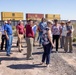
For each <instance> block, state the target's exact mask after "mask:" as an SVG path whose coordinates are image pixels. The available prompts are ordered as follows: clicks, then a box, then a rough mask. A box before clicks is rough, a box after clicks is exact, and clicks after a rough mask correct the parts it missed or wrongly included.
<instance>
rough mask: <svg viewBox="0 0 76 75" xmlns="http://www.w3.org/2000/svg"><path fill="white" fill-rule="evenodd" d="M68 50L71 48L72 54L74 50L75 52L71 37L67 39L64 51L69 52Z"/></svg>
mask: <svg viewBox="0 0 76 75" xmlns="http://www.w3.org/2000/svg"><path fill="white" fill-rule="evenodd" d="M68 46H69V47H68ZM68 48H69V52H72V50H73V48H72V37H70V36H66V37H65V45H64V50H65V51H66V52H67V51H68Z"/></svg>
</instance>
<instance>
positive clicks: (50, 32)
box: [1, 18, 74, 66]
mask: <svg viewBox="0 0 76 75" xmlns="http://www.w3.org/2000/svg"><path fill="white" fill-rule="evenodd" d="M73 31H74V28H73V25H72V24H71V21H70V20H68V21H67V22H63V21H61V22H60V23H59V22H58V20H57V19H55V20H54V21H50V20H46V19H45V18H42V20H41V22H40V23H39V22H38V21H33V20H32V19H30V20H28V21H27V24H26V25H25V26H24V24H23V22H22V21H21V20H20V21H19V22H18V25H16V32H17V37H18V40H17V44H18V45H17V46H18V50H19V52H22V39H23V38H24V36H25V40H26V43H27V57H26V59H27V60H30V59H31V60H32V59H33V56H32V52H33V46H35V38H36V37H37V36H36V33H38V38H37V41H39V46H41V45H42V46H43V49H44V52H43V55H42V62H41V64H43V63H44V62H45V60H46V66H49V63H50V53H51V51H52V49H53V48H54V47H56V53H58V47H59V40H60V47H61V48H64V51H65V53H66V52H68V50H69V53H72V51H73V48H72V33H73ZM1 32H2V38H1V39H2V42H1V50H3V45H4V41H5V50H6V53H7V54H6V55H7V56H10V54H11V47H12V40H13V35H12V34H13V31H12V26H11V22H10V21H4V25H2V27H1ZM68 43H69V44H68ZM55 45H56V46H55ZM68 46H69V49H68Z"/></svg>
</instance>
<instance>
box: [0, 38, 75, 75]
mask: <svg viewBox="0 0 76 75" xmlns="http://www.w3.org/2000/svg"><path fill="white" fill-rule="evenodd" d="M15 43H16V38H14V41H13V47H12V53H13V54H11V56H10V57H7V56H6V52H5V51H3V52H0V60H1V65H0V75H76V51H75V47H74V52H73V53H64V51H63V49H59V53H55V52H54V51H55V49H53V52H52V54H51V63H50V67H48V68H47V67H45V64H44V65H40V62H41V58H42V53H43V49H42V48H39V47H38V46H36V47H34V51H33V58H34V60H26V48H27V47H26V43H24V44H23V49H24V50H23V51H22V53H19V52H18V48H17V47H16V44H15Z"/></svg>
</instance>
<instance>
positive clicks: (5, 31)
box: [4, 25, 9, 40]
mask: <svg viewBox="0 0 76 75" xmlns="http://www.w3.org/2000/svg"><path fill="white" fill-rule="evenodd" d="M7 29H8V28H7V26H6V25H5V26H4V33H5V36H6V38H7V40H8V39H9V37H8V34H7Z"/></svg>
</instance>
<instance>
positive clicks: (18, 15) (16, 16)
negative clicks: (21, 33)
mask: <svg viewBox="0 0 76 75" xmlns="http://www.w3.org/2000/svg"><path fill="white" fill-rule="evenodd" d="M1 20H23V13H22V12H1Z"/></svg>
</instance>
